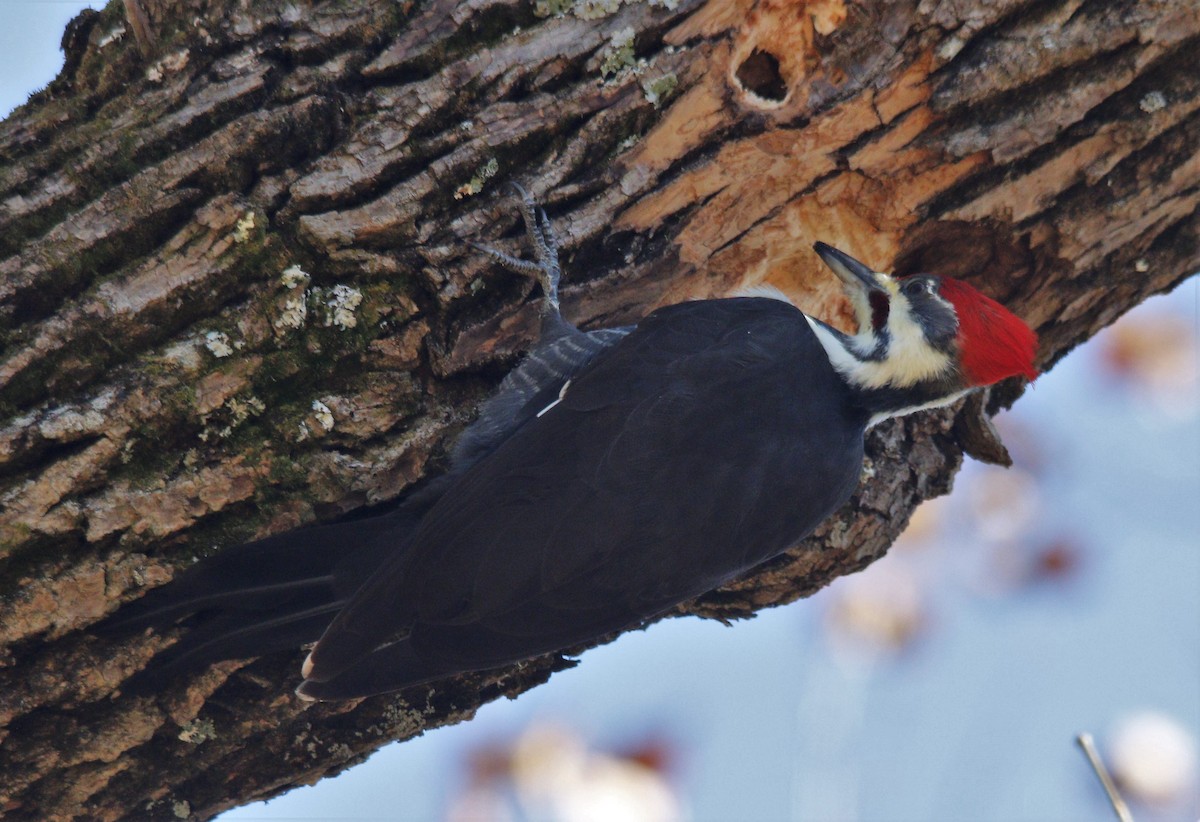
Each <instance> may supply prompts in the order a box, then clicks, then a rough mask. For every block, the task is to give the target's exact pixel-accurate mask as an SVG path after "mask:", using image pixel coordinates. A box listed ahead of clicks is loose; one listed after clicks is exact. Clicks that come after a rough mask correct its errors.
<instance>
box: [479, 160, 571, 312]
mask: <svg viewBox="0 0 1200 822" xmlns="http://www.w3.org/2000/svg"><path fill="white" fill-rule="evenodd" d="M508 184H509V186H510V187H511V188H512V189H513V190H514V191H515V192H516V193H517V196H518V198H519V203H520V205H519V209H520V212H521V218H522V221H523V222H524V224H525V234H526V236H528V237H529V242H530V244H531V245H532V246H533V251H534V256H535V257H536V262H534V261H530V260H522V259H519V258H517V257H513V256H512V255H510V254H505V253H504V252H503V251H498V250H497V249H494V248H492V247H490V246H486V245H483V244H481V243H476V242H471V243H470V245H471V247H473V248H475V249H476V250H477V251H480V252H482V253H484V254H486V255H488V256H489V257H490V258H492V260H494V261H495V262H497V263H499V264H500V265H502V266H504V267H505V268H507V269H509V270H510V271H516V272H519V273H522V274H529V275H533V276H535V277H537V280H538V282H539V283H540V284H541V286H542V291H544V292H545V295H546V304H545V306H544V307H543V309H542V310H543V312H546V313H549V312H553V313H554V314H556V315H557V314H558V281H559V279H560V278H561V276H562V270H561V268H560V266H559V263H558V236H557V235H556V234H555V233H554V227H553V225H551V223H550V218H549V217H548V216H547V215H546V210H545V209H544V208H542V207H541V206H539V205H538V204H537V203H536V202H535V201H534V199H533V197H532V196H531V195H530V194H529V192H527V191H526V190H525V189H524V188H523V187H522V186H521V184H520V183H518V182H516V181H515V180H510V181H509V183H508Z"/></svg>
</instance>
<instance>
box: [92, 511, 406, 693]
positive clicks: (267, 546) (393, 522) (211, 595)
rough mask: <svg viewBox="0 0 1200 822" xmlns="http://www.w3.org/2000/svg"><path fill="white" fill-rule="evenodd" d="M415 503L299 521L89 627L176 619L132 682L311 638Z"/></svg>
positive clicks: (141, 685)
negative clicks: (170, 641)
mask: <svg viewBox="0 0 1200 822" xmlns="http://www.w3.org/2000/svg"><path fill="white" fill-rule="evenodd" d="M421 513H423V509H420V508H419V507H418V508H415V509H410V508H405V509H401V510H399V511H397V512H393V513H391V514H387V515H384V516H380V517H373V518H371V519H363V520H357V521H353V522H345V523H337V524H334V525H323V526H318V527H315V528H306V529H303V530H299V531H294V532H290V533H286V534H280V535H278V536H273V537H268V538H267V539H263V540H259V541H258V542H253V543H249V544H247V545H244V546H241V547H238V548H233V549H230V550H227V551H225V552H223V553H221V554H219V555H217V556H215V557H212V558H210V559H207V560H205V561H203V562H201V563H198V564H197V565H196V566H195V567H193V568H190V569H188V570H187V571H184V572H183V573H182V574H180V575H179V576H178V577H176V578H175V579H173V580H171V581H170V582H169V583H167V584H166V585H163V586H161V587H159V588H155V589H154V590H152V591H149V592H148V593H147V594H146V595H145V596H143V597H141V598H140V599H137V600H134V601H132V602H130V603H128V604H126V605H125V606H124V607H122V608H121V609H119V610H118V611H117V612H116V613H114V614H112V615H111V616H110V617H108V618H107V619H105V620H104V621H102V622H100V623H98V624H97V625H96V626H94V627H93V631H95V632H96V633H100V634H110V635H111V634H118V633H127V632H132V631H137V630H142V629H145V628H155V629H159V630H162V629H165V628H169V627H170V626H172V625H174V624H175V623H178V622H181V621H182V622H183V624H184V625H186V627H187V630H186V631H185V632H184V633H183V634H182V636H181V637H180V639H179V641H177V642H176V643H175V644H174V645H172V646H170V647H169V648H167V649H165V650H164V651H163V652H161V653H160V654H158V655H157V656H156V657H155V658H154V659H153V660H152V661H151V662H150V664H149V665H148V666H147V667H146V669H145V670H143V671H141V672H139V673H138V674H136V675H135V676H134V677H132V678H131V679H130V680H129V681H128V682H127V683H126V684H125V685H124V686H123V688H124V689H125V690H132V691H139V690H147V689H149V688H152V687H157V686H158V685H160V684H162V683H164V682H166V681H169V680H170V679H172V678H174V677H175V676H177V675H179V674H182V673H185V672H187V671H189V670H194V669H196V668H200V667H202V666H205V665H208V664H211V663H213V662H217V661H220V660H223V659H240V658H249V657H257V656H262V655H264V654H267V653H272V652H274V651H281V650H285V649H298V648H300V647H301V646H303V645H306V644H309V643H313V642H316V641H317V640H318V639H319V638H320V637H321V634H322V633H323V632H324V630H325V628H326V627H327V626H328V625H329V622H330V621H331V620H332V619H333V617H334V615H336V614H337V612H338V611H339V610H340V609H341V608H342V607H343V606H344V605H345V603H346V601H347V600H348V599H349V597H350V596H351V595H352V594H353V593H354V592H355V591H357V590H358V588H359V587H360V586H361V585H362V583H363V582H364V581H366V579H367V578H368V577H369V576H370V575H371V574H372V573H374V571H375V569H376V568H378V567H379V566H380V565H381V564H382V563H383V561H384V560H385V559H386V558H387V557H388V556H389V555H390V554H392V553H393V552H395V551H397V550H402V549H403V546H404V544H405V543H406V542H407V541H408V539H409V537H410V535H411V533H412V531H413V529H414V528H415V526H416V524H417V523H418V522H419V521H420V516H421Z"/></svg>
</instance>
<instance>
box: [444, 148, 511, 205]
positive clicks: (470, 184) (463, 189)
mask: <svg viewBox="0 0 1200 822" xmlns="http://www.w3.org/2000/svg"><path fill="white" fill-rule="evenodd" d="M499 170H500V163H499V161H497V160H496V158H495V157H491V158H489V159H488V161H487V162H486V163H484V164H483V165H482V166H480V167H479V170H478V171H476V172H475V174H474V176H473V177H471V179H470V180H468V181H467V182H465V183H463V184H462V185H460V186H459V187H458V188H457V189H455V191H454V199H456V200H461V199H463V198H464V197H471V196H473V195H475V194H478V193H479V192H481V191H483V184H484V183H486V182H487V181H488V180H490V179H491V178H492V177H495V176H496V172H498V171H499Z"/></svg>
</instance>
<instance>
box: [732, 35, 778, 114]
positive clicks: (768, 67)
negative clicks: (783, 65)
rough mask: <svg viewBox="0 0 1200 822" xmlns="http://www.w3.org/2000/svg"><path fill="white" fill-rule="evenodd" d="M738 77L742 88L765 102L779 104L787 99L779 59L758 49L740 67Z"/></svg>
mask: <svg viewBox="0 0 1200 822" xmlns="http://www.w3.org/2000/svg"><path fill="white" fill-rule="evenodd" d="M736 76H737V79H738V82H740V83H741V84H742V88H744V89H745V90H746V91H749V92H752V93H753V94H755V95H756V96H758V97H760V98H762V99H763V100H770V101H771V102H775V103H779V102H782V101H783V99H784V98H785V97H787V84H786V83H785V82H784V80H783V75H782V74H780V73H779V58H777V57H776V56H775V55H774V54H772V53H771V52H769V51H763V50H762V49H759V48H756V49H754V51H752V52H750V56H749V57H747V58H746V59H745V60H743V61H742V64H741V65H740V66H738V68H737V72H736Z"/></svg>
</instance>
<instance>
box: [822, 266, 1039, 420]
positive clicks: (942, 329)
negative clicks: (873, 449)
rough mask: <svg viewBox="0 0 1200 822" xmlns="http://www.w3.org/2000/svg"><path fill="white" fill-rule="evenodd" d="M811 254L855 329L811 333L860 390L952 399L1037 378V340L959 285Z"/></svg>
mask: <svg viewBox="0 0 1200 822" xmlns="http://www.w3.org/2000/svg"><path fill="white" fill-rule="evenodd" d="M814 249H815V250H816V252H817V254H818V255H819V256H820V257H821V259H822V260H823V261H824V262H825V264H826V265H828V266H829V267H830V268H831V269H833V271H834V273H835V274H837V275H838V277H839V279H841V281H842V285H843V288H844V289H845V291H846V295H847V296H848V297H849V299H850V303H851V304H852V305H853V306H854V314H855V317H856V319H857V321H858V331H857V333H856V334H854V335H853V336H846V335H844V334H838V333H837V332H833V330H832V329H830V328H829V327H828V326H824V325H823V324H819V327H818V326H814V328H815V329H816V330H817V331H818V336H819V337H821V342H822V344H823V345H824V346H825V348H826V350H827V351H829V352H830V360H831V361H832V362H833V365H834V367H835V368H837V369H838V371H840V372H841V373H842V375H843V376H844V377H845V378H846V379H847V380H848V381H849V382H850V383H851V384H852V385H855V386H856V387H857V388H861V389H865V390H880V391H907V390H911V389H914V388H920V387H922V386H924V387H925V388H926V389H927V390H929V391H933V392H935V393H941V394H942V395H944V396H946V397H948V398H950V399H952V398H953V397H954V396H958V395H959V394H961V393H962V392H964V391H967V390H970V389H971V388H976V387H979V386H985V385H991V384H992V383H995V382H998V381H1000V380H1002V379H1004V378H1006V377H1012V376H1017V375H1024V376H1025V377H1027V378H1028V379H1030V380H1033V379H1034V378H1036V377H1037V373H1038V372H1037V369H1036V368H1034V365H1033V360H1034V356H1035V355H1036V353H1037V335H1036V334H1035V333H1034V332H1033V331H1032V330H1031V329H1030V328H1029V326H1027V325H1026V324H1025V323H1024V322H1023V321H1022V320H1021V318H1020V317H1018V316H1016V315H1015V314H1013V313H1012V312H1011V311H1009V310H1008V309H1006V308H1005V307H1004V306H1002V305H1000V304H999V303H998V302H996V301H995V300H993V299H991V298H990V297H987V296H985V295H984V294H981V293H980V292H979V291H977V290H975V289H974V288H972V287H971V286H969V285H967V284H966V283H964V282H962V281H961V280H956V279H954V278H952V277H942V276H936V275H932V274H914V275H911V276H907V277H892V276H890V275H888V274H881V273H879V272H876V271H872V270H871V268H870V267H869V266H867V265H865V264H863V263H861V262H859V261H858V260H856V259H854V258H853V257H851V256H850V255H849V254H846V253H845V252H843V251H839V250H838V249H836V248H833V247H832V246H828V245H826V244H825V243H817V244H816V245H815V246H814ZM830 332H832V335H831V334H830ZM835 342H836V343H837V345H836V347H835V348H834V349H832V350H831V343H835ZM930 404H937V403H930Z"/></svg>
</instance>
